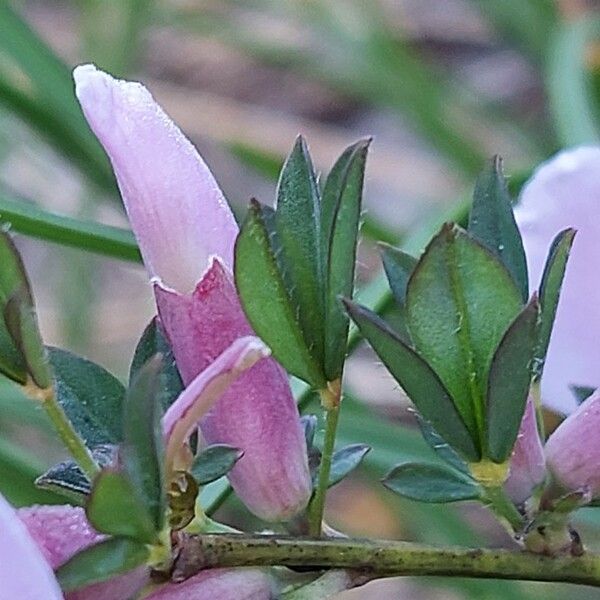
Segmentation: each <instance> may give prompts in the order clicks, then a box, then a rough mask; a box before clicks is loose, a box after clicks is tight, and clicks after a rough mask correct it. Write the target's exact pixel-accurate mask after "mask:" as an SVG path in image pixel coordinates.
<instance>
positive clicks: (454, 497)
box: [383, 463, 481, 503]
mask: <svg viewBox="0 0 600 600" xmlns="http://www.w3.org/2000/svg"><path fill="white" fill-rule="evenodd" d="M383 485H385V487H387V488H388V489H390V490H392V492H396V493H397V494H400V495H401V496H404V497H405V498H410V499H411V500H420V501H421V502H443V503H446V502H458V501H460V500H476V499H477V498H479V497H480V495H481V488H480V487H479V486H478V485H477V484H476V483H475V482H474V481H473V480H472V479H470V478H468V477H466V476H465V475H464V474H461V473H459V472H457V471H454V470H451V469H449V468H446V467H441V466H439V465H428V464H426V463H405V464H402V465H398V466H397V467H394V469H392V471H391V472H390V473H388V474H387V475H386V476H385V478H384V480H383Z"/></svg>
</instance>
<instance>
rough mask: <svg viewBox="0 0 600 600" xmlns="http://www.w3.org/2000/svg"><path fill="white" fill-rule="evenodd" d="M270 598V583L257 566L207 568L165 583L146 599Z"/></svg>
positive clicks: (227, 599)
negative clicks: (191, 575) (178, 581)
mask: <svg viewBox="0 0 600 600" xmlns="http://www.w3.org/2000/svg"><path fill="white" fill-rule="evenodd" d="M192 598H207V600H271V599H272V598H275V596H274V594H273V583H272V581H271V578H270V577H269V576H268V575H267V574H266V573H265V572H264V571H261V570H259V569H210V570H208V571H202V572H200V573H199V574H198V575H195V576H194V577H191V578H190V579H187V580H186V581H183V582H181V583H168V584H166V585H164V586H163V587H161V588H160V589H158V590H157V591H156V592H154V593H152V594H150V596H148V598H147V600H191V599H192Z"/></svg>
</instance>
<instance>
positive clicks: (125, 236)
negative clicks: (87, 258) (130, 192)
mask: <svg viewBox="0 0 600 600" xmlns="http://www.w3.org/2000/svg"><path fill="white" fill-rule="evenodd" d="M0 223H9V224H10V225H11V228H12V230H13V231H17V232H19V233H23V234H25V235H29V236H32V237H36V238H40V239H43V240H48V241H50V242H55V243H57V244H61V245H63V246H71V247H73V248H79V249H81V250H87V251H89V252H94V253H96V254H102V255H104V256H108V257H110V258H119V259H121V260H128V261H134V262H139V261H141V257H140V253H139V250H138V247H137V244H136V243H135V238H134V237H133V234H132V233H131V231H129V230H127V229H121V228H119V227H112V226H110V225H102V224H100V223H94V222H92V221H82V220H79V219H74V218H72V217H65V216H61V215H56V214H53V213H50V212H48V211H45V210H43V209H41V208H38V207H36V206H34V205H32V204H30V203H28V202H25V201H18V200H13V199H11V198H8V197H6V195H0Z"/></svg>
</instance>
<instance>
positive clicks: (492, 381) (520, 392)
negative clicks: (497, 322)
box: [486, 296, 539, 463]
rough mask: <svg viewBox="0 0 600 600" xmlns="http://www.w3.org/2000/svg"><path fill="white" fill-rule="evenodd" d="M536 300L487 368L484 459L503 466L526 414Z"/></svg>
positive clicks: (537, 306) (500, 346) (509, 330)
mask: <svg viewBox="0 0 600 600" xmlns="http://www.w3.org/2000/svg"><path fill="white" fill-rule="evenodd" d="M538 318H539V304H538V301H537V297H535V296H534V297H533V299H532V300H531V302H530V303H529V304H528V305H527V306H526V307H525V308H524V309H523V310H522V311H521V313H520V314H519V315H518V316H517V318H516V319H515V320H514V321H513V322H512V323H511V325H510V327H509V328H508V330H507V332H506V333H505V334H504V337H503V338H502V341H501V342H500V345H499V346H498V349H497V350H496V353H495V354H494V358H493V359H492V366H491V368H490V376H489V380H488V390H487V402H486V409H487V416H486V434H487V435H486V439H487V453H486V454H487V456H489V457H490V458H491V459H492V460H493V461H494V462H497V463H502V462H504V461H505V460H507V459H508V457H509V456H510V454H511V452H512V449H513V446H514V444H515V440H516V439H517V434H518V433H519V427H520V425H521V420H522V418H523V413H524V412H525V403H526V402H527V395H528V393H529V387H530V385H531V378H532V374H533V373H532V367H533V357H534V352H535V348H536V344H537V341H538V328H537V325H538Z"/></svg>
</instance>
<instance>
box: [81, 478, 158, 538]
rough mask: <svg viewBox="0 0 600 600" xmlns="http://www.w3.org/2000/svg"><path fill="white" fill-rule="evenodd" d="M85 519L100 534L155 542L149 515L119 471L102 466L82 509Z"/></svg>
mask: <svg viewBox="0 0 600 600" xmlns="http://www.w3.org/2000/svg"><path fill="white" fill-rule="evenodd" d="M85 513H86V515H87V518H88V520H89V522H90V523H91V524H92V525H93V526H94V529H96V530H97V531H100V532H101V533H107V534H109V535H114V536H122V537H127V538H131V539H134V540H138V541H140V542H144V543H147V544H151V543H153V542H155V541H156V538H157V530H156V528H155V523H154V522H153V520H152V514H151V513H150V512H149V511H148V508H147V507H146V506H145V504H144V500H143V498H142V497H141V495H140V494H139V491H138V490H137V489H136V488H135V487H134V486H133V485H132V483H131V481H129V479H128V478H127V477H126V476H125V475H124V474H123V473H120V472H119V471H116V470H114V469H105V470H103V471H102V472H101V473H100V475H98V477H97V478H96V479H95V481H94V486H93V488H92V493H91V495H90V497H89V498H88V502H87V506H86V511H85Z"/></svg>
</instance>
